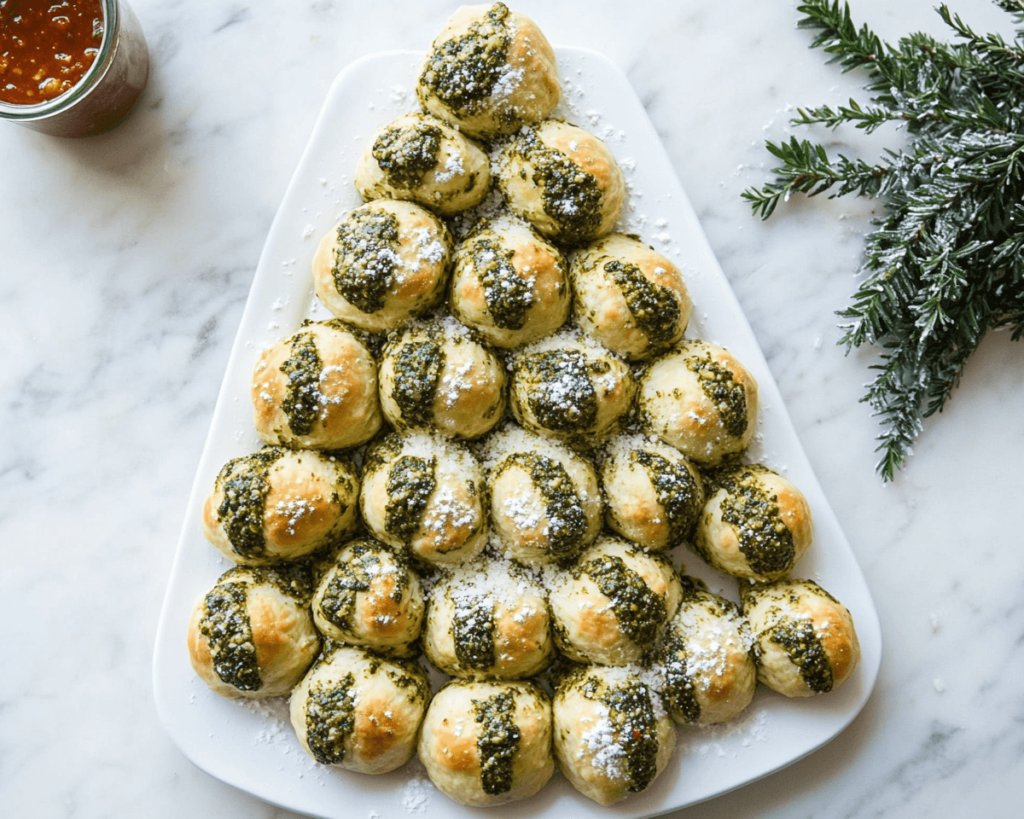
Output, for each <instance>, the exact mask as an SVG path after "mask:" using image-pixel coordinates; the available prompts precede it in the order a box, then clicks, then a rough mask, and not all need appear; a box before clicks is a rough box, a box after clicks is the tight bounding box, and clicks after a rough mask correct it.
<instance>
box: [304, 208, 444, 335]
mask: <svg viewBox="0 0 1024 819" xmlns="http://www.w3.org/2000/svg"><path fill="white" fill-rule="evenodd" d="M451 253H452V239H451V235H450V234H449V233H448V228H447V227H445V225H444V223H443V222H442V221H441V220H440V219H438V217H437V216H435V215H434V214H433V213H431V212H430V211H428V210H424V209H423V208H422V207H420V206H419V205H416V204H413V203H412V202H403V201H399V200H394V199H377V200H375V201H373V202H367V203H366V204H365V205H360V206H359V207H358V208H356V209H355V210H353V211H352V212H351V213H350V214H349V215H348V216H346V217H345V218H344V219H342V220H341V221H340V222H339V223H338V224H337V225H335V226H334V227H333V228H331V230H330V231H328V233H327V235H325V236H324V237H323V239H321V240H320V244H319V245H318V246H317V250H316V253H315V254H314V256H313V287H314V289H315V290H316V295H317V297H318V298H319V299H320V301H321V302H322V303H323V305H324V307H326V308H327V309H328V310H329V311H330V313H331V314H332V315H333V316H335V317H337V318H340V319H343V320H345V321H347V322H349V323H350V324H353V325H355V326H356V327H360V328H362V329H364V330H368V331H369V332H371V333H381V332H385V331H387V330H391V329H394V328H395V327H397V326H398V325H400V324H401V323H402V322H404V321H406V320H407V319H409V318H411V317H413V316H420V315H423V314H424V313H426V312H428V311H430V310H431V309H432V308H434V307H435V306H436V305H437V304H438V302H439V301H441V299H442V298H443V296H444V288H445V285H446V284H447V281H448V273H449V266H450V263H451Z"/></svg>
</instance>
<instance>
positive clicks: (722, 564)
mask: <svg viewBox="0 0 1024 819" xmlns="http://www.w3.org/2000/svg"><path fill="white" fill-rule="evenodd" d="M711 481H712V486H711V490H710V491H709V496H708V500H707V503H706V504H705V506H704V510H703V511H702V512H701V516H700V522H699V523H698V524H697V529H696V531H695V533H694V537H693V548H694V551H696V552H697V554H699V555H700V556H701V557H703V558H704V560H706V561H707V562H708V563H709V564H710V565H712V566H714V567H715V568H716V569H718V570H719V571H723V572H725V573H726V574H731V575H733V576H734V577H746V578H750V579H751V580H759V581H761V582H768V581H770V580H778V579H780V578H782V577H785V576H786V575H788V574H789V573H790V572H791V571H792V570H793V566H794V564H795V563H796V562H797V560H799V559H800V557H801V556H802V555H803V554H804V552H806V551H807V549H808V547H809V546H810V545H811V539H812V535H813V525H812V523H811V508H810V506H809V505H808V503H807V499H806V498H805V497H804V495H803V493H802V492H801V491H800V490H799V489H797V488H796V487H795V486H794V485H793V484H792V483H791V482H790V481H789V480H787V479H786V478H784V477H782V476H781V475H779V474H778V473H777V472H773V471H772V470H770V469H768V467H766V466H762V465H760V464H750V465H744V466H739V467H735V468H732V469H723V470H719V471H717V472H715V473H713V475H712V477H711Z"/></svg>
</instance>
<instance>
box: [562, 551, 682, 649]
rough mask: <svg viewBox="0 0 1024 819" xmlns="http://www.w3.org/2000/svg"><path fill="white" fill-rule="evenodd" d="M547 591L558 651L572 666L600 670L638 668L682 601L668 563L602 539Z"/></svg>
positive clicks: (662, 559) (654, 556) (650, 553)
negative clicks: (605, 667)
mask: <svg viewBox="0 0 1024 819" xmlns="http://www.w3.org/2000/svg"><path fill="white" fill-rule="evenodd" d="M548 588H549V596H548V605H550V606H551V620H552V626H553V630H554V635H555V645H557V646H558V650H559V651H560V652H561V653H562V654H564V655H565V656H566V657H569V658H570V659H572V660H577V661H579V662H591V663H600V664H601V665H628V664H630V663H635V662H639V661H640V659H641V658H642V657H643V655H644V653H645V652H646V651H647V650H649V649H651V648H653V647H654V643H655V641H656V640H657V638H658V633H659V632H660V631H661V628H662V626H664V625H665V623H666V622H668V620H669V618H671V617H672V616H673V615H674V614H675V613H676V609H677V608H678V607H679V600H680V597H681V595H682V587H681V586H680V583H679V576H678V575H677V574H676V571H675V569H674V568H673V567H672V563H671V562H670V561H669V560H668V558H666V557H665V556H664V555H662V554H659V553H657V552H654V553H652V552H646V551H644V550H643V549H641V548H640V547H639V546H637V545H635V544H633V543H629V542H628V541H625V540H620V539H618V538H612V537H607V536H605V537H600V538H598V539H597V542H596V543H595V544H594V545H593V546H591V547H590V548H589V549H587V550H586V551H585V552H584V553H583V554H581V555H580V556H579V557H578V558H577V559H576V562H575V563H574V564H573V565H572V567H571V568H569V569H567V570H565V571H563V572H560V573H558V574H557V575H556V576H555V577H554V579H553V580H552V581H551V582H550V583H549V585H548Z"/></svg>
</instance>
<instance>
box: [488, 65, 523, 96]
mask: <svg viewBox="0 0 1024 819" xmlns="http://www.w3.org/2000/svg"><path fill="white" fill-rule="evenodd" d="M524 73H525V71H524V69H523V68H521V67H520V68H513V67H512V66H511V65H508V64H507V63H506V64H505V65H504V66H502V69H501V75H500V76H499V77H498V80H497V82H495V83H494V88H492V89H491V99H492V100H495V101H498V100H505V99H508V98H509V97H511V96H512V94H514V93H515V91H516V89H517V88H518V87H519V84H520V83H521V82H522V81H523V74H524Z"/></svg>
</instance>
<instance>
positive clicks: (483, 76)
mask: <svg viewBox="0 0 1024 819" xmlns="http://www.w3.org/2000/svg"><path fill="white" fill-rule="evenodd" d="M416 94H417V96H418V97H419V99H420V102H421V103H422V104H423V107H424V108H425V109H426V110H427V111H429V112H430V113H431V114H433V115H434V116H436V117H440V118H441V119H443V120H445V121H446V122H449V123H451V124H452V125H453V126H455V127H456V128H458V129H459V130H461V131H463V132H464V133H467V134H469V135H470V136H474V137H479V138H481V139H491V138H493V137H496V136H499V135H501V134H511V133H513V132H514V131H517V130H518V129H519V128H520V127H521V126H522V125H524V124H527V123H531V122H539V121H540V120H542V119H544V118H545V117H547V116H548V114H550V113H551V112H552V111H553V110H554V108H555V106H556V105H558V101H559V99H560V98H561V88H560V87H559V85H558V67H557V64H556V62H555V52H554V51H553V50H552V48H551V45H550V44H549V43H548V41H547V38H546V37H545V36H544V34H543V33H542V32H541V30H540V29H539V28H538V27H537V25H536V23H534V22H533V21H532V20H531V19H530V18H529V17H527V16H526V15H525V14H520V13H519V12H515V11H510V10H509V9H508V7H507V6H505V4H504V3H495V4H493V5H491V6H487V5H481V6H463V7H461V8H460V9H459V10H458V11H456V12H455V14H453V15H452V16H451V18H450V19H449V20H448V22H447V23H445V26H444V28H443V29H442V30H441V33H440V34H439V35H438V36H437V38H436V39H435V40H434V42H433V44H432V46H431V48H430V53H429V54H428V55H427V59H426V62H425V63H424V65H423V70H422V72H421V74H420V77H419V81H418V83H417V86H416Z"/></svg>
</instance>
